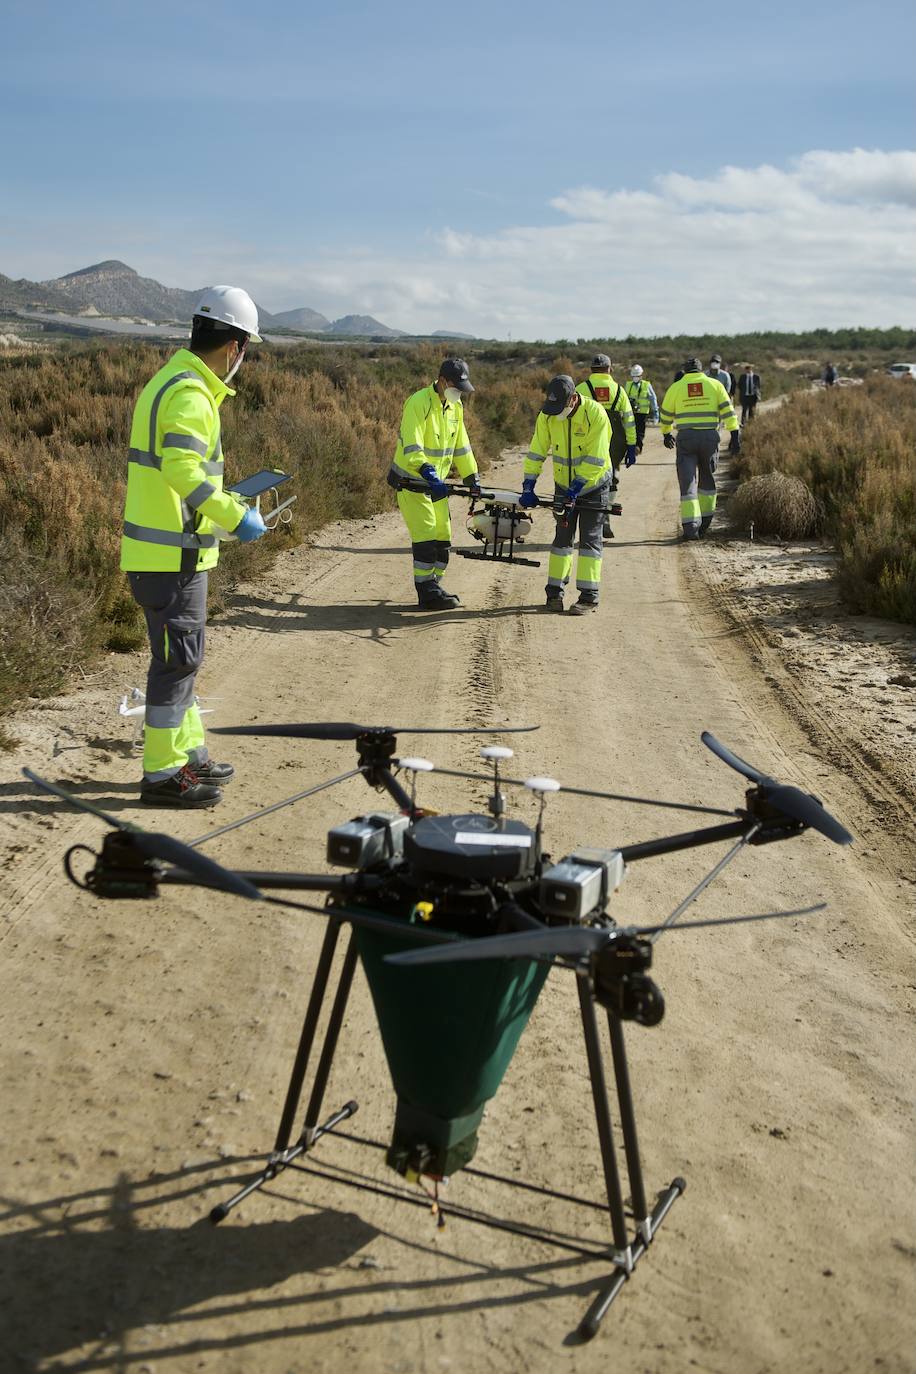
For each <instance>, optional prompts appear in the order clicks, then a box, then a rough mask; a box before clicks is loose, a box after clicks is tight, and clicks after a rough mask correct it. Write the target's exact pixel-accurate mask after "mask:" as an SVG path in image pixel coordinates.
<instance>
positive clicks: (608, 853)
mask: <svg viewBox="0 0 916 1374" xmlns="http://www.w3.org/2000/svg"><path fill="white" fill-rule="evenodd" d="M624 872H625V865H624V862H623V855H622V854H621V852H620V850H619V849H577V850H576V852H575V853H574V854H569V855H568V856H567V857H566V858H565V859H561V860H560V862H559V863H558V864H554V865H553V867H552V868H548V869H547V870H546V871H545V872H544V873H543V874H542V875H541V887H540V897H539V905H540V908H541V910H542V911H543V912H544V914H545V915H547V916H558V917H560V918H562V919H563V920H566V921H569V922H571V923H572V922H576V921H582V920H584V919H585V917H586V916H588V915H589V913H590V912H592V911H595V910H596V909H600V908H603V907H604V904H605V903H606V901H607V900H608V898H609V897H610V895H611V893H612V892H615V891H616V889H617V888H618V887H619V886H620V884H621V883H622V882H623V876H624Z"/></svg>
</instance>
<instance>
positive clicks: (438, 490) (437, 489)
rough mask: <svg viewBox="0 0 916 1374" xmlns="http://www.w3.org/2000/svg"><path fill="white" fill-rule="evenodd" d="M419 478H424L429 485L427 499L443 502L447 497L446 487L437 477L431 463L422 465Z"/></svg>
mask: <svg viewBox="0 0 916 1374" xmlns="http://www.w3.org/2000/svg"><path fill="white" fill-rule="evenodd" d="M420 476H421V477H425V478H426V480H427V482H428V483H429V499H430V500H431V501H443V500H444V499H445V497H446V496H448V487H447V486H446V485H445V483H444V482H443V480H442V478H441V477H440V476H439V474H438V472H437V471H436V469H435V468H434V467H433V465H432V463H424V464H423V466H422V467H421V469H420Z"/></svg>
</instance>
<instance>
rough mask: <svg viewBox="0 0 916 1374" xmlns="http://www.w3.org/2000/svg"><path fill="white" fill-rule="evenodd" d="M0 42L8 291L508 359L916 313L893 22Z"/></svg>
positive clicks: (42, 8) (19, 20) (798, 8)
mask: <svg viewBox="0 0 916 1374" xmlns="http://www.w3.org/2000/svg"><path fill="white" fill-rule="evenodd" d="M725 16H727V18H726V17H725ZM3 40H4V41H3V47H2V51H0V118H2V126H0V127H2V128H3V129H4V131H5V135H9V136H5V137H4V139H3V145H2V151H0V188H2V195H0V271H2V272H4V273H6V274H7V275H9V276H14V277H18V276H26V277H31V278H37V279H47V278H51V277H54V276H57V275H59V274H62V273H64V272H67V271H72V270H74V269H76V268H78V267H82V266H86V265H87V264H88V263H90V262H94V261H98V260H100V259H103V258H108V257H115V258H120V259H122V260H124V261H126V262H128V263H129V264H130V265H131V266H132V267H135V268H136V269H137V270H138V271H140V272H141V273H142V274H143V275H147V276H153V277H156V278H158V279H159V280H161V281H163V282H165V283H166V284H167V285H173V286H183V287H188V288H191V287H195V286H197V285H204V284H207V283H209V282H212V281H215V280H226V281H231V282H238V283H239V284H241V285H245V286H246V287H248V289H249V290H251V291H252V293H253V294H254V295H255V296H256V297H257V299H258V300H259V301H260V302H261V303H262V304H263V305H264V306H265V307H266V308H268V309H272V310H282V309H288V308H292V307H295V306H300V305H309V306H312V307H313V308H315V309H319V310H322V311H323V312H324V313H325V314H328V315H330V316H336V315H340V314H343V313H345V312H349V311H360V312H367V313H371V314H374V315H376V316H378V317H379V318H381V319H382V320H384V321H385V322H387V323H390V324H393V325H395V326H398V327H401V328H405V329H411V330H418V331H419V330H428V329H435V328H453V329H463V330H467V331H469V332H480V333H483V334H493V335H497V336H500V337H506V336H507V335H512V336H513V337H519V336H522V337H532V338H537V337H540V338H558V337H577V336H579V335H589V336H590V335H593V334H614V333H626V332H634V333H635V332H639V333H643V332H649V333H653V332H667V331H668V330H669V329H671V330H686V331H690V330H692V329H697V330H698V329H701V328H703V329H705V328H715V327H721V328H723V329H724V328H738V327H747V328H750V327H753V326H770V327H772V326H773V325H778V324H780V323H784V327H786V328H791V327H796V326H801V325H816V324H826V325H836V324H843V323H861V324H891V323H912V322H913V321H914V315H916V312H914V309H913V300H912V294H911V295H910V299H909V301H907V291H910V292H912V287H913V242H914V233H913V230H914V205H916V154H914V153H913V152H912V151H908V150H913V149H914V148H916V137H914V133H916V130H914V122H916V121H914V99H913V96H914V92H913V80H912V53H913V52H914V51H916V6H912V5H909V4H900V3H898V4H896V5H894V6H893V7H892V8H891V9H888V8H886V7H877V6H875V5H874V4H869V5H866V4H863V3H859V0H851V2H850V0H847V3H845V4H825V3H821V0H814V3H807V4H806V3H804V0H796V3H794V4H787V3H783V0H777V3H775V4H745V5H741V6H737V5H730V6H722V5H713V6H705V7H699V6H689V5H686V4H672V3H668V2H667V0H664V2H663V3H658V4H646V5H643V6H636V5H629V4H628V5H625V4H622V3H617V2H616V0H604V3H600V4H599V3H592V0H580V3H579V4H578V5H575V6H570V7H564V6H561V5H557V4H546V3H543V2H542V0H528V2H527V3H524V4H522V3H519V0H503V2H502V3H499V0H490V3H482V2H481V0H463V3H462V4H461V5H460V6H458V7H454V8H451V9H450V8H448V7H444V6H435V5H421V4H418V3H413V0H408V3H400V4H393V5H385V4H383V3H375V4H368V3H363V2H362V0H359V2H358V3H357V2H351V0H339V2H338V3H336V4H332V3H329V4H327V5H321V6H319V5H317V4H315V3H313V2H312V0H306V2H305V3H300V4H292V3H280V2H279V0H266V3H261V4H260V5H259V6H258V7H257V8H255V7H252V6H249V5H240V4H237V3H234V0H228V2H226V3H222V4H219V5H215V4H214V5H206V4H203V3H198V0H184V3H180V4H179V3H174V0H164V2H162V3H159V4H157V5H156V6H146V5H144V6H141V5H139V4H136V3H130V2H129V0H121V2H120V3H112V0H97V2H96V3H92V2H90V0H70V3H65V2H64V0H54V2H53V3H50V2H49V0H28V3H21V2H20V0H4V4H3ZM856 150H858V151H856ZM764 192H765V194H764Z"/></svg>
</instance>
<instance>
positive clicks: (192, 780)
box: [140, 764, 223, 811]
mask: <svg viewBox="0 0 916 1374" xmlns="http://www.w3.org/2000/svg"><path fill="white" fill-rule="evenodd" d="M222 799H223V794H222V792H221V791H220V789H219V788H218V787H215V786H214V785H213V784H212V783H209V782H199V781H198V778H197V774H196V773H192V772H191V769H190V768H189V767H188V765H187V764H185V766H184V768H180V769H179V770H178V772H177V773H173V774H172V776H171V777H170V778H164V779H163V780H162V782H148V781H147V780H146V778H144V779H143V782H142V783H141V784H140V800H141V802H143V804H144V805H145V806H170V807H172V808H173V809H175V810H178V811H194V810H198V809H200V808H201V807H204V806H216V804H217V802H220V801H222Z"/></svg>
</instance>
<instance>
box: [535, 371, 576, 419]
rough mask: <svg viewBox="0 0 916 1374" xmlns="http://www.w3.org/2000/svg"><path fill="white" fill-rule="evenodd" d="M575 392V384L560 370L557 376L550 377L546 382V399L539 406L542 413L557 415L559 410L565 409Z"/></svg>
mask: <svg viewBox="0 0 916 1374" xmlns="http://www.w3.org/2000/svg"><path fill="white" fill-rule="evenodd" d="M575 394H576V384H575V382H574V381H573V379H572V377H567V376H566V373H565V372H561V373H560V375H559V376H558V377H551V379H550V381H549V382H548V383H547V399H546V400H545V402H544V404H543V405H542V406H541V414H542V415H559V413H560V411H561V410H565V409H566V407H567V406H568V405H569V403H570V401H571V400H572V398H573V396H574V395H575Z"/></svg>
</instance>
